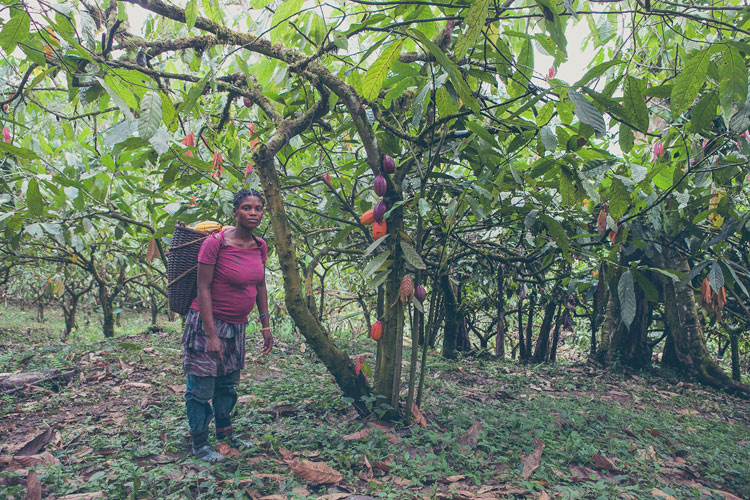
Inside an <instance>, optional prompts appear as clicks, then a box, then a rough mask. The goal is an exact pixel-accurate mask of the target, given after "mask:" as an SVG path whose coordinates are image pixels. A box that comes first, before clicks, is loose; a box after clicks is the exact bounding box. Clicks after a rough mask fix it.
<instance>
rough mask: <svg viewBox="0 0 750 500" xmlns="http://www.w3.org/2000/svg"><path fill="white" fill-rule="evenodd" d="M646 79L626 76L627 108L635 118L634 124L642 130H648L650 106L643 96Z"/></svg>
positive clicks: (625, 101) (625, 100)
mask: <svg viewBox="0 0 750 500" xmlns="http://www.w3.org/2000/svg"><path fill="white" fill-rule="evenodd" d="M645 88H646V81H645V80H641V79H638V78H634V77H632V76H627V77H625V99H624V105H625V109H626V110H627V111H628V112H629V113H630V114H631V116H632V117H633V119H634V120H635V123H634V125H635V126H637V127H638V129H639V130H640V131H641V132H646V131H648V108H646V101H645V99H644V97H643V91H644V90H645Z"/></svg>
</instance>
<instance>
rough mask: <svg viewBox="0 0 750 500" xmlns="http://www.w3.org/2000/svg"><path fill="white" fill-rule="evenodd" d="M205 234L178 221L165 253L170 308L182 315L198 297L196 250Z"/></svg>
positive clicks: (198, 248)
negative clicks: (167, 250) (167, 251)
mask: <svg viewBox="0 0 750 500" xmlns="http://www.w3.org/2000/svg"><path fill="white" fill-rule="evenodd" d="M207 236H208V233H206V232H204V231H198V230H196V229H192V228H190V227H187V226H186V225H185V224H184V223H182V222H178V223H177V224H175V226H174V236H172V243H171V244H170V245H169V253H168V254H167V279H168V284H167V294H168V295H169V309H171V310H172V311H174V312H176V313H177V314H181V315H183V316H184V315H185V314H187V312H188V310H190V304H192V303H193V299H195V297H196V296H197V295H198V251H199V250H200V249H201V244H202V243H203V240H205V239H206V237H207Z"/></svg>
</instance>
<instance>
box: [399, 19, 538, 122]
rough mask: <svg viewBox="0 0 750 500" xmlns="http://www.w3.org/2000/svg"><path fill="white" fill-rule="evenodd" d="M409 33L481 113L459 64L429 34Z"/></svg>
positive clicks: (468, 101) (459, 92)
mask: <svg viewBox="0 0 750 500" xmlns="http://www.w3.org/2000/svg"><path fill="white" fill-rule="evenodd" d="M409 33H411V34H412V35H413V36H414V37H415V38H417V39H418V40H419V41H420V43H422V44H423V45H424V46H425V47H427V50H429V51H430V54H432V56H433V57H434V58H435V60H436V61H437V62H438V64H440V66H442V67H443V69H444V70H445V71H446V72H447V73H448V76H449V77H450V79H451V82H453V86H454V87H455V88H456V91H457V92H458V95H459V96H460V97H461V99H462V100H463V101H464V104H466V105H467V106H468V107H469V108H470V109H471V110H472V111H473V112H474V113H479V101H477V99H476V97H474V95H473V94H472V93H471V88H469V85H468V84H467V83H466V80H464V77H463V75H461V72H460V71H459V70H458V66H456V63H454V62H453V61H451V60H450V59H448V57H447V56H446V55H445V54H444V53H443V51H442V50H440V47H438V46H437V45H435V44H434V43H433V42H432V41H431V40H430V39H429V38H427V35H425V34H424V33H422V32H421V31H419V30H415V29H412V30H409ZM532 54H533V52H532ZM532 69H533V68H532Z"/></svg>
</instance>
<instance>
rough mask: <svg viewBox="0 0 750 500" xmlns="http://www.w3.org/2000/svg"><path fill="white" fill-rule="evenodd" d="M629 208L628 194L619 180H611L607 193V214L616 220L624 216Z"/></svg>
mask: <svg viewBox="0 0 750 500" xmlns="http://www.w3.org/2000/svg"><path fill="white" fill-rule="evenodd" d="M628 206H630V193H629V192H628V188H626V187H625V184H623V183H622V181H621V180H620V179H612V186H611V187H610V191H609V214H610V215H611V216H612V218H613V219H615V220H617V219H619V218H621V217H622V216H623V215H625V212H627V210H628Z"/></svg>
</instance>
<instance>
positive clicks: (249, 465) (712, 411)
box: [0, 311, 750, 499]
mask: <svg viewBox="0 0 750 500" xmlns="http://www.w3.org/2000/svg"><path fill="white" fill-rule="evenodd" d="M4 312H5V311H4ZM8 316H10V315H8ZM8 316H6V314H3V317H2V320H0V329H2V330H3V334H2V337H0V344H2V347H1V348H0V371H6V372H8V371H16V370H19V369H21V368H23V369H24V370H27V369H30V368H31V367H32V366H33V367H35V368H45V367H46V368H48V367H59V368H70V369H75V370H76V377H74V378H73V379H72V380H71V382H70V384H69V385H67V386H55V385H54V384H42V385H43V387H42V388H43V389H47V390H50V391H52V393H51V394H47V393H45V392H43V391H41V392H33V393H29V392H27V391H24V392H22V393H20V394H14V395H6V396H3V397H2V403H3V406H2V410H0V422H2V423H0V443H2V447H3V448H2V450H1V451H0V453H2V454H8V453H9V452H11V451H12V450H14V449H17V447H18V446H20V445H21V444H23V443H24V442H26V441H27V440H28V439H30V438H31V437H33V436H34V435H35V433H38V432H40V431H41V430H43V429H44V428H45V426H46V425H47V424H52V423H57V424H58V428H57V430H58V432H59V433H60V437H61V442H57V443H55V441H53V442H52V443H50V444H49V445H47V448H46V450H48V451H50V452H51V453H52V454H53V455H54V456H55V457H56V458H57V459H58V460H59V461H60V464H59V465H54V466H40V467H38V468H37V473H38V474H39V477H40V479H41V481H42V486H43V490H44V494H45V495H46V494H54V495H65V494H74V493H82V492H93V491H104V492H106V494H107V495H108V498H160V499H161V498H164V499H171V498H174V499H177V498H205V499H213V498H248V496H249V495H250V494H251V493H252V495H255V496H256V498H257V497H258V496H262V495H272V494H285V495H286V497H287V498H295V499H315V498H318V497H320V496H322V495H324V494H326V493H333V492H336V491H348V492H352V494H355V493H356V494H358V495H369V496H372V497H374V498H378V499H387V498H391V499H411V498H426V499H437V498H443V499H444V498H472V497H471V496H469V493H468V492H471V495H474V496H475V497H476V498H482V497H481V496H479V495H480V493H481V492H482V491H487V492H488V493H487V495H494V496H495V497H496V498H508V497H516V498H537V497H538V496H539V495H540V493H541V491H542V490H544V491H545V492H546V493H547V494H548V495H549V497H550V498H566V499H567V498H570V499H577V498H582V499H584V498H585V499H600V498H601V499H608V498H635V499H651V498H657V497H654V495H653V493H658V492H664V494H671V495H674V496H675V497H677V498H680V499H685V498H722V497H721V496H715V497H712V496H711V490H712V489H720V490H725V491H729V492H732V493H734V494H735V495H738V496H740V497H745V498H750V470H748V467H747V464H748V463H750V447H748V446H747V443H748V441H750V426H749V425H748V424H749V423H750V421H749V415H750V413H748V406H749V405H748V404H747V402H744V401H739V400H736V399H734V398H732V397H729V396H727V395H725V394H722V393H718V392H715V391H711V390H706V389H704V388H701V387H697V386H693V385H691V384H684V383H676V379H674V378H665V377H662V376H660V375H659V374H657V373H655V372H644V373H638V374H627V373H626V374H622V373H620V374H617V373H610V372H604V371H601V370H599V369H596V368H594V367H591V366H588V365H586V364H563V363H561V364H558V365H545V366H524V365H518V364H515V363H513V362H498V361H494V360H490V359H477V358H473V359H462V360H459V361H458V362H446V361H444V360H442V359H441V358H439V357H437V356H435V355H433V356H431V358H430V361H429V365H428V373H427V388H426V395H425V400H424V401H423V404H422V411H423V412H424V414H425V416H426V419H427V426H426V427H419V426H416V425H414V426H404V425H397V426H395V427H394V428H393V429H391V430H390V431H389V432H385V431H383V430H380V429H378V428H375V427H373V425H372V424H371V422H370V421H368V420H362V419H359V418H357V417H356V414H355V413H354V412H353V410H352V409H351V407H350V405H348V404H347V403H346V402H345V401H344V400H343V398H342V397H341V394H340V392H339V391H338V389H337V387H336V386H335V384H334V383H333V381H332V377H331V376H330V375H329V374H328V373H327V372H326V370H325V369H324V368H323V367H322V366H321V364H320V363H319V362H317V361H316V360H315V357H314V355H312V354H311V352H310V349H309V347H308V348H307V349H304V348H302V347H301V344H302V342H301V339H299V338H296V337H294V336H293V335H292V328H291V325H289V324H285V325H283V327H281V328H278V329H277V331H276V332H275V334H276V336H277V347H276V348H275V349H274V351H273V352H272V354H271V355H270V356H268V357H262V358H261V357H259V356H258V354H257V352H258V350H257V340H258V338H259V336H258V335H254V334H251V335H249V344H248V353H249V354H248V364H247V367H246V370H245V371H244V373H243V378H242V380H241V383H240V389H239V392H240V395H241V397H240V402H239V403H238V406H237V409H236V411H235V419H234V424H235V428H236V429H237V430H238V432H239V434H240V435H241V437H244V438H248V439H250V440H252V441H253V442H254V443H255V445H254V446H253V447H252V448H251V449H249V450H244V451H242V452H241V454H240V456H239V457H237V458H232V459H231V460H229V461H228V462H227V463H225V464H222V465H218V466H212V467H207V466H204V465H202V464H200V463H198V462H196V461H194V460H192V459H191V458H189V457H188V455H187V448H186V445H185V436H184V434H185V432H186V429H187V426H186V421H185V416H184V406H183V400H182V394H181V392H180V391H181V389H180V387H178V386H179V385H180V384H183V383H184V379H183V376H182V374H181V368H180V353H179V336H180V335H179V329H178V327H176V326H175V325H169V326H168V329H165V330H164V331H161V332H156V333H143V334H127V333H126V332H124V331H122V332H120V333H119V336H118V337H117V338H115V339H111V340H104V339H101V338H99V339H96V338H89V337H85V336H81V337H79V338H76V339H71V340H70V341H69V342H67V343H62V342H60V340H59V338H54V337H53V340H52V341H50V340H49V338H46V337H45V334H44V330H43V329H34V328H32V331H31V332H30V333H28V332H26V330H20V329H19V328H29V327H26V326H25V325H26V324H29V325H31V324H34V323H33V321H30V320H29V321H30V322H29V323H25V324H24V326H22V327H19V326H18V324H17V323H8V322H6V317H8ZM16 316H20V313H19V314H16ZM13 321H14V322H15V321H19V320H17V319H14V320H13ZM138 321H142V320H141V319H137V318H134V319H132V324H140V323H137V322H138ZM146 323H147V322H146ZM11 324H15V325H16V326H9V325H11ZM254 328H255V326H254V325H253V326H251V330H252V329H254ZM144 329H145V327H144ZM336 341H337V343H338V344H339V346H340V347H341V348H343V349H345V350H346V351H347V352H349V353H351V354H352V355H354V354H360V353H369V354H368V355H367V360H368V362H369V363H372V362H373V358H374V356H373V353H374V344H373V343H372V342H371V341H370V340H369V339H367V338H357V339H351V338H349V336H348V335H346V337H344V336H342V337H341V338H338V339H336ZM29 354H33V358H32V359H30V360H28V361H27V362H26V364H25V365H24V366H23V367H20V366H19V365H18V363H19V362H20V360H22V359H23V357H26V356H28V355H29ZM404 359H408V350H407V352H405V353H404ZM143 384H149V385H148V386H144V385H143ZM170 386H173V388H174V390H172V389H170ZM473 424H479V425H481V431H480V432H479V433H478V435H477V436H476V442H475V443H474V442H468V443H466V442H465V440H464V434H465V433H466V432H467V430H468V429H469V428H470V427H471V426H472V425H473ZM367 429H369V434H368V435H367V436H366V437H364V438H361V439H354V440H345V439H344V437H345V436H348V435H351V434H353V433H355V432H357V431H361V430H367ZM534 438H536V439H538V440H539V441H541V443H543V444H544V450H543V452H542V458H541V462H540V464H539V467H538V468H537V469H536V470H535V471H534V472H533V474H532V475H531V476H530V477H529V478H528V479H524V478H523V477H522V474H521V473H522V469H523V463H524V459H525V457H526V456H527V455H529V454H530V453H531V452H532V451H533V446H534V445H533V442H534ZM462 443H464V444H462ZM284 450H288V452H291V453H294V454H296V456H298V458H300V459H303V458H308V459H309V460H312V461H314V462H325V463H327V464H328V465H329V466H330V467H332V468H333V469H335V470H336V471H338V472H339V473H340V474H341V475H342V476H343V480H342V481H341V482H340V483H339V485H338V486H339V487H340V488H338V489H337V488H336V486H333V485H328V486H316V485H314V484H312V483H309V482H307V481H306V480H304V479H302V478H301V477H300V476H298V475H296V474H294V473H292V472H291V470H290V467H289V465H288V464H287V463H286V462H285V461H284V460H283V459H282V454H283V453H285V452H286V451H284ZM597 453H598V454H600V455H602V456H604V457H607V458H608V459H610V460H612V462H614V465H615V466H616V470H605V469H600V468H597V464H596V463H595V458H594V456H595V454H597ZM367 464H369V465H370V466H369V467H368V465H367ZM384 464H385V465H384ZM461 476H463V477H461ZM23 478H25V473H24V472H20V473H19V472H8V471H6V472H2V473H0V481H2V483H0V484H4V485H5V486H4V487H1V488H0V499H4V498H23V497H24V495H25V490H24V486H23V484H21V482H22V481H21V480H22V479H23ZM482 488H484V490H483V489H482ZM458 492H464V493H458ZM715 495H719V494H718V493H716V494H715ZM485 498H491V497H489V496H487V497H485ZM662 498H663V497H662Z"/></svg>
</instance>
